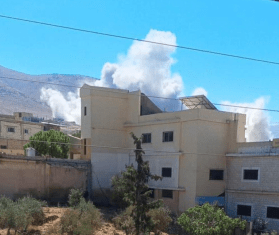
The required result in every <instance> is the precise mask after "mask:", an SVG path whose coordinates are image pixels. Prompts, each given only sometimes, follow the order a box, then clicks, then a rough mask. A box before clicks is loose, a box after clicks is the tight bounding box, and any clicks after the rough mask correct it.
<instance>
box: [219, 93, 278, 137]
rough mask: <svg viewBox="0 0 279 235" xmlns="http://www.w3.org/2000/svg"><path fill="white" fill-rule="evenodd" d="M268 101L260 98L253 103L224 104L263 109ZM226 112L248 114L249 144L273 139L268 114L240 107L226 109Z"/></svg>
mask: <svg viewBox="0 0 279 235" xmlns="http://www.w3.org/2000/svg"><path fill="white" fill-rule="evenodd" d="M267 103H268V99H267V98H265V97H260V98H258V99H256V100H255V102H253V103H231V102H228V101H225V102H222V104H225V105H235V106H242V107H252V108H260V109H263V108H264V107H265V104H267ZM224 107H225V108H224V110H225V111H228V112H235V113H244V114H246V128H247V129H246V132H245V137H246V141H247V142H256V141H268V140H270V139H272V138H273V136H272V133H271V130H270V120H269V116H268V114H267V113H265V112H264V111H263V110H258V109H244V108H238V107H226V106H224Z"/></svg>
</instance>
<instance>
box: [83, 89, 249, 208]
mask: <svg viewBox="0 0 279 235" xmlns="http://www.w3.org/2000/svg"><path fill="white" fill-rule="evenodd" d="M80 97H81V109H82V110H81V111H82V115H81V138H82V145H83V150H82V156H81V157H82V159H84V160H85V159H88V160H89V159H90V160H91V162H92V173H93V174H92V176H93V186H92V187H93V198H94V199H95V200H97V201H98V200H100V201H102V200H105V197H104V193H105V194H106V195H108V194H109V192H110V190H111V181H110V180H111V178H112V176H114V175H116V174H119V173H120V172H121V171H123V170H125V165H129V164H132V163H133V164H135V156H134V152H133V149H134V145H133V140H132V138H131V136H130V133H131V132H133V133H134V134H135V135H136V136H138V137H140V136H141V135H143V137H144V138H143V144H142V147H143V149H144V150H145V153H146V154H145V155H144V160H145V161H149V163H150V169H151V173H152V174H157V175H161V176H163V180H162V181H150V182H149V187H150V188H151V189H154V198H158V199H159V198H160V199H163V200H164V202H165V204H166V205H167V206H169V207H170V209H171V210H172V211H174V212H177V213H182V212H184V211H185V210H187V209H188V208H190V207H193V206H195V204H196V203H197V201H199V199H200V198H203V197H206V198H216V197H218V196H220V195H222V196H223V195H224V192H225V180H226V153H228V152H229V150H230V149H232V148H234V146H235V144H236V141H239V142H244V141H245V137H244V136H245V118H246V117H245V115H243V114H235V113H229V112H220V111H218V110H216V109H207V108H206V107H205V106H204V105H196V106H195V108H193V109H188V110H184V111H179V112H172V113H166V112H162V111H161V110H160V109H159V108H158V107H157V106H156V105H155V104H154V103H153V102H152V101H151V100H150V99H148V97H146V96H145V95H143V94H142V93H141V92H140V91H135V92H129V91H127V90H120V89H109V88H100V87H93V86H88V85H86V84H85V85H84V86H83V87H82V88H81V90H80Z"/></svg>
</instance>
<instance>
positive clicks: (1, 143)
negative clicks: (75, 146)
mask: <svg viewBox="0 0 279 235" xmlns="http://www.w3.org/2000/svg"><path fill="white" fill-rule="evenodd" d="M39 121H41V120H39V119H38V118H36V117H33V114H32V113H25V112H16V113H14V115H2V114H1V115H0V151H1V152H4V153H7V154H12V155H17V154H21V155H23V154H24V149H23V146H24V145H25V144H26V143H28V142H29V138H30V137H31V136H32V135H34V134H36V133H37V132H39V131H47V130H50V129H55V130H60V127H59V126H55V125H52V124H50V123H41V122H39Z"/></svg>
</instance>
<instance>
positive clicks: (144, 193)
mask: <svg viewBox="0 0 279 235" xmlns="http://www.w3.org/2000/svg"><path fill="white" fill-rule="evenodd" d="M131 136H132V138H133V140H134V144H135V146H136V150H135V151H134V152H135V155H136V162H137V170H136V169H135V168H134V167H133V165H131V166H126V172H122V173H121V176H115V177H114V178H113V179H112V186H113V188H114V194H115V196H114V198H120V197H123V202H125V203H126V205H129V206H133V209H132V213H131V217H132V218H133V221H134V224H135V230H136V231H135V234H137V235H138V234H140V232H143V233H145V232H147V231H151V230H152V228H154V222H153V221H152V219H151V216H150V215H149V214H148V212H149V211H150V210H152V209H156V208H160V207H162V206H163V203H162V201H161V200H156V201H155V200H154V201H151V200H150V194H151V190H149V189H148V185H147V182H148V180H149V179H153V180H159V179H162V177H159V176H157V175H152V174H151V173H150V168H149V163H148V162H146V161H143V159H142V155H143V154H144V151H143V150H142V148H141V138H137V137H136V136H135V135H134V134H133V133H131Z"/></svg>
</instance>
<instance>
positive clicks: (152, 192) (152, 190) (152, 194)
mask: <svg viewBox="0 0 279 235" xmlns="http://www.w3.org/2000/svg"><path fill="white" fill-rule="evenodd" d="M149 190H150V191H151V194H150V195H149V196H150V197H151V198H154V197H155V193H154V192H155V190H154V188H150V189H149Z"/></svg>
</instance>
